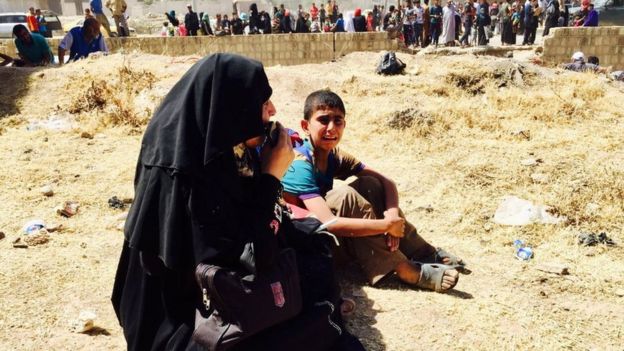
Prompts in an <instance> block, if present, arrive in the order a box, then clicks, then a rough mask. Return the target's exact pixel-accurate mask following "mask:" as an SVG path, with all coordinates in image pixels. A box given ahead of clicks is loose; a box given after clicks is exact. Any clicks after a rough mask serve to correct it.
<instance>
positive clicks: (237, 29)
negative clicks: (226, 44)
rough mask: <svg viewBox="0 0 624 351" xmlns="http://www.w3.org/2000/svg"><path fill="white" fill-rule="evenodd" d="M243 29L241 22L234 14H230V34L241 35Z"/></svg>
mask: <svg viewBox="0 0 624 351" xmlns="http://www.w3.org/2000/svg"><path fill="white" fill-rule="evenodd" d="M244 30H245V28H244V26H243V21H242V20H241V19H240V18H239V17H238V14H237V13H236V12H232V20H231V21H230V32H231V33H232V35H242V34H243V32H244Z"/></svg>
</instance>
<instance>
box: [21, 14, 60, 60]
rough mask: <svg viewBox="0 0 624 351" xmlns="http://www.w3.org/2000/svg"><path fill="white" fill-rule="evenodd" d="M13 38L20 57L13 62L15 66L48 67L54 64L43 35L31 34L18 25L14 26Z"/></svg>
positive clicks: (24, 27)
mask: <svg viewBox="0 0 624 351" xmlns="http://www.w3.org/2000/svg"><path fill="white" fill-rule="evenodd" d="M13 36H14V37H15V47H16V48H17V54H18V55H19V57H20V58H19V59H14V60H13V65H14V66H19V67H22V66H29V67H33V66H47V65H49V64H51V63H53V62H54V55H52V51H51V50H50V47H49V46H48V42H47V41H46V40H45V38H44V37H43V36H42V35H41V34H39V33H29V32H28V29H27V28H26V26H24V25H23V24H16V25H15V26H13Z"/></svg>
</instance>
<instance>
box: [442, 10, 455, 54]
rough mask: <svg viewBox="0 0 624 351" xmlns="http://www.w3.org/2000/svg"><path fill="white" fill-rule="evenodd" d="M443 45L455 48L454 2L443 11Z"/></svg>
mask: <svg viewBox="0 0 624 351" xmlns="http://www.w3.org/2000/svg"><path fill="white" fill-rule="evenodd" d="M442 44H444V45H445V46H455V5H454V4H453V2H452V1H449V2H447V3H446V6H444V9H443V10H442Z"/></svg>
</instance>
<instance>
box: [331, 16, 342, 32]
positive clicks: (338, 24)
mask: <svg viewBox="0 0 624 351" xmlns="http://www.w3.org/2000/svg"><path fill="white" fill-rule="evenodd" d="M330 31H331V32H334V33H341V32H344V31H345V27H344V19H343V18H342V13H339V14H338V19H337V20H336V23H334V25H333V26H332V27H331V29H330Z"/></svg>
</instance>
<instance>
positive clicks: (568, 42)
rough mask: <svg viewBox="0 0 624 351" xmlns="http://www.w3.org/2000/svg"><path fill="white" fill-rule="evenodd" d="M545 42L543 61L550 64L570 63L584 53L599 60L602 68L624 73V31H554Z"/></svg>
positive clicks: (619, 28)
mask: <svg viewBox="0 0 624 351" xmlns="http://www.w3.org/2000/svg"><path fill="white" fill-rule="evenodd" d="M551 31H552V35H551V36H549V37H547V38H545V39H544V54H543V59H544V61H546V62H547V63H550V64H553V65H555V64H559V63H563V62H570V59H571V57H572V54H574V53H575V52H577V51H582V52H583V53H584V54H585V57H587V56H597V57H598V58H599V59H600V66H604V67H606V66H612V67H613V69H615V70H621V69H624V27H615V26H614V27H581V28H572V27H568V28H554V29H552V30H551Z"/></svg>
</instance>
